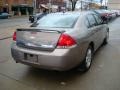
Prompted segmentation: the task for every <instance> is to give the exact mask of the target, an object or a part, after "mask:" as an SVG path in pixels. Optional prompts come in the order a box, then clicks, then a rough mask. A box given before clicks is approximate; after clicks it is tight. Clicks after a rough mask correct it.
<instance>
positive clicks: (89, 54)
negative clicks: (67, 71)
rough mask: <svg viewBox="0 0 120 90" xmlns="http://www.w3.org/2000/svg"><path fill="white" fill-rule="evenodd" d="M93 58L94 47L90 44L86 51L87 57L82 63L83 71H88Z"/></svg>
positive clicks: (81, 69)
mask: <svg viewBox="0 0 120 90" xmlns="http://www.w3.org/2000/svg"><path fill="white" fill-rule="evenodd" d="M92 59H93V48H92V47H91V46H89V47H88V49H87V51H86V55H85V58H84V60H83V62H82V64H81V65H80V69H79V70H80V71H82V72H86V71H88V70H89V69H90V67H91V64H92Z"/></svg>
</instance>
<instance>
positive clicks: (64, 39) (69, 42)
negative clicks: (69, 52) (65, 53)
mask: <svg viewBox="0 0 120 90" xmlns="http://www.w3.org/2000/svg"><path fill="white" fill-rule="evenodd" d="M75 44H76V41H75V40H74V39H73V38H72V37H71V36H69V35H67V34H62V35H61V36H60V39H59V41H58V44H57V46H63V47H70V46H73V45H75Z"/></svg>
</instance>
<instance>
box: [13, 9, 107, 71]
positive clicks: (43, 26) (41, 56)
mask: <svg viewBox="0 0 120 90" xmlns="http://www.w3.org/2000/svg"><path fill="white" fill-rule="evenodd" d="M108 37H109V28H108V26H107V24H105V23H104V22H103V21H102V20H101V18H100V17H99V16H97V15H96V14H95V13H94V12H91V11H85V12H65V13H51V14H48V15H46V16H44V17H43V18H41V19H40V20H38V21H37V22H35V23H34V24H33V25H32V26H31V27H30V28H20V29H17V30H16V32H15V33H14V35H13V43H12V46H11V52H12V57H13V58H14V60H15V61H16V62H17V63H23V64H27V65H31V66H34V67H38V68H42V69H49V70H59V71H65V70H70V69H73V68H76V67H78V68H79V69H80V70H83V71H87V70H89V68H90V66H91V63H92V57H93V54H94V52H95V51H96V50H97V49H98V48H99V47H100V46H101V45H103V44H104V45H105V44H107V42H108Z"/></svg>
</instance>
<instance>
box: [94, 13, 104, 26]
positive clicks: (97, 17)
mask: <svg viewBox="0 0 120 90" xmlns="http://www.w3.org/2000/svg"><path fill="white" fill-rule="evenodd" d="M94 17H95V20H96V22H97V24H98V25H100V24H101V23H102V20H101V18H100V17H99V16H98V15H95V14H94Z"/></svg>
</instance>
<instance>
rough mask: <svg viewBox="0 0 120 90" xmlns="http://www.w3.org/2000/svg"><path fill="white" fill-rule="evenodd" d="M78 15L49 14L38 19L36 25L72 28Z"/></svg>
mask: <svg viewBox="0 0 120 90" xmlns="http://www.w3.org/2000/svg"><path fill="white" fill-rule="evenodd" d="M78 17H79V15H69V14H68V15H65V14H49V15H46V16H44V17H43V18H41V19H40V20H38V22H37V26H38V27H46V28H72V27H74V25H75V23H76V21H77V19H78Z"/></svg>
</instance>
